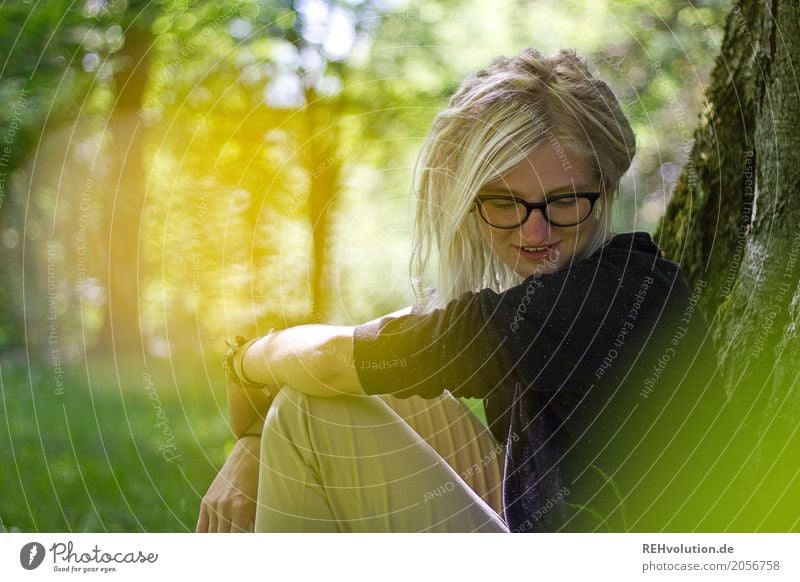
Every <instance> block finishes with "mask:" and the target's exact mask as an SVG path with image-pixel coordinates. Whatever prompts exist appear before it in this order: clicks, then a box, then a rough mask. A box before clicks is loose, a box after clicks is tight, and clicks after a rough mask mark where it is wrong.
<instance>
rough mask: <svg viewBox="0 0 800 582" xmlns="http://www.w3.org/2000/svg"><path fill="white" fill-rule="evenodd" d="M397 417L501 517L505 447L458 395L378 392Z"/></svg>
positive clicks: (446, 393)
mask: <svg viewBox="0 0 800 582" xmlns="http://www.w3.org/2000/svg"><path fill="white" fill-rule="evenodd" d="M379 398H380V399H381V400H383V401H384V402H386V404H388V405H389V406H390V407H391V408H392V410H394V411H395V412H396V413H397V414H398V415H399V416H400V418H402V419H403V420H405V421H406V423H408V424H409V426H411V428H413V429H414V431H415V432H416V433H417V434H418V435H419V436H421V437H422V438H423V439H425V442H427V443H428V444H429V445H430V446H431V447H432V448H433V450H434V451H436V452H437V453H439V456H440V457H442V458H443V459H444V460H445V461H447V464H448V465H450V466H451V467H452V468H453V470H454V471H455V472H456V473H458V474H459V476H460V477H461V478H462V479H463V480H464V482H465V483H466V484H467V485H469V487H470V489H472V490H473V491H474V492H475V493H477V494H478V495H480V497H481V499H483V500H484V501H485V502H486V503H487V504H488V505H489V507H491V508H492V509H494V510H495V512H497V514H498V515H499V516H500V517H503V495H502V490H503V461H504V460H505V450H504V449H503V447H502V446H500V444H499V443H498V442H497V440H496V439H495V438H494V436H492V433H491V432H490V431H489V429H488V428H486V426H484V424H483V423H482V422H481V421H480V420H478V417H477V416H475V414H474V413H473V412H472V411H471V410H470V409H469V407H468V406H467V405H466V404H464V403H463V402H462V401H461V400H460V399H459V398H456V397H454V396H453V395H452V394H450V393H449V392H445V393H444V394H442V395H441V396H439V397H438V398H432V399H430V400H428V399H425V398H422V397H420V396H411V397H410V398H395V397H394V396H391V395H389V394H381V395H379Z"/></svg>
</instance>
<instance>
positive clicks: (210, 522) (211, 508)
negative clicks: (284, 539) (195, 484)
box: [197, 436, 261, 533]
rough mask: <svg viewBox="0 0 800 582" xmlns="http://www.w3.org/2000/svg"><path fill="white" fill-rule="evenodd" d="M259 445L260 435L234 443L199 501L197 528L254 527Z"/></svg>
mask: <svg viewBox="0 0 800 582" xmlns="http://www.w3.org/2000/svg"><path fill="white" fill-rule="evenodd" d="M260 449H261V439H259V438H256V437H252V436H247V437H244V438H242V439H240V440H238V441H236V444H234V445H233V450H232V451H231V454H230V455H228V459H227V460H226V461H225V464H224V465H223V467H222V469H221V470H220V472H219V474H217V476H216V478H215V479H214V482H213V483H211V487H209V488H208V492H207V493H206V494H205V496H204V497H203V500H202V502H201V503H200V517H199V518H198V520H197V531H198V532H200V533H206V532H208V533H213V532H220V533H236V532H250V531H253V525H254V523H255V516H256V499H257V496H258V469H259V455H260Z"/></svg>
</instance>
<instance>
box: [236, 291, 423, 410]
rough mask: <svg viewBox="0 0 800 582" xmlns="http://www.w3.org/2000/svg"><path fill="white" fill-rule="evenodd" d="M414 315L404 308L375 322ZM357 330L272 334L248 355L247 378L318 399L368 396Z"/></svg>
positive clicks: (315, 327) (307, 328) (321, 328)
mask: <svg viewBox="0 0 800 582" xmlns="http://www.w3.org/2000/svg"><path fill="white" fill-rule="evenodd" d="M410 312H411V306H409V307H404V308H403V309H399V310H397V311H394V312H392V313H390V314H388V315H384V316H381V317H379V318H377V319H375V320H373V321H377V320H378V319H382V318H383V317H398V316H400V315H406V314H408V313H410ZM353 329H354V328H353V327H352V326H344V325H325V324H308V325H299V326H296V327H291V328H288V329H284V330H282V331H278V332H274V333H271V334H269V335H267V336H264V337H263V338H261V339H260V340H258V341H257V342H255V343H254V344H252V345H251V346H250V348H249V349H248V350H247V352H246V353H245V355H244V359H243V361H242V366H243V369H244V375H245V376H247V377H248V378H250V379H251V380H253V381H255V382H259V383H260V382H264V383H269V384H275V385H278V386H283V385H284V384H287V385H289V386H291V387H292V388H294V389H296V390H299V391H300V392H305V393H306V394H312V395H314V396H336V395H341V394H364V390H363V389H362V388H361V383H360V382H359V379H358V373H357V372H356V368H355V364H354V362H353Z"/></svg>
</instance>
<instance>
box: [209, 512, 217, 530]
mask: <svg viewBox="0 0 800 582" xmlns="http://www.w3.org/2000/svg"><path fill="white" fill-rule="evenodd" d="M207 511H208V531H209V532H210V533H214V532H216V531H217V510H216V509H215V508H213V507H209V508H208V510H207Z"/></svg>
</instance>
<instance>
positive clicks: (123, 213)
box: [98, 21, 152, 353]
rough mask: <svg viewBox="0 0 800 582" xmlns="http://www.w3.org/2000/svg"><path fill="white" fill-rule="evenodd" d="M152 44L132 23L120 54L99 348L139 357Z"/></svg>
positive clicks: (145, 27) (144, 26) (145, 29)
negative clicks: (145, 115) (145, 107)
mask: <svg viewBox="0 0 800 582" xmlns="http://www.w3.org/2000/svg"><path fill="white" fill-rule="evenodd" d="M151 42H152V34H151V33H150V30H149V23H148V22H138V21H137V22H136V23H134V24H132V25H131V26H130V28H129V29H128V30H127V31H126V33H125V47H124V49H123V50H122V51H121V52H120V53H119V54H118V58H117V62H118V63H119V65H118V66H119V69H118V70H116V71H115V74H114V82H115V85H116V89H117V101H116V103H115V104H114V107H113V109H112V111H111V113H110V120H109V128H110V132H111V135H112V140H113V149H112V152H113V154H112V155H113V156H114V162H113V166H112V168H113V169H112V172H111V181H110V183H109V184H108V186H109V189H110V195H109V197H108V200H107V202H106V204H107V210H106V220H107V231H106V237H107V238H106V240H107V245H106V251H107V263H106V269H105V275H106V277H105V279H106V281H105V283H106V285H107V301H108V303H107V307H108V310H107V313H106V319H105V322H104V326H103V329H102V331H101V334H100V342H99V346H98V347H99V348H100V349H101V350H106V351H111V350H113V351H114V353H127V352H132V351H133V352H136V351H139V350H141V349H142V346H143V343H142V342H143V338H142V333H141V325H140V309H139V304H140V297H141V293H140V276H139V270H140V269H139V267H140V252H139V251H140V247H141V244H140V243H141V237H142V236H143V235H142V233H141V232H140V226H141V222H142V211H143V207H144V189H145V185H146V173H145V166H144V161H143V141H144V126H143V124H142V123H141V118H140V117H139V110H140V108H141V106H142V101H143V97H144V92H145V86H146V82H147V75H148V67H147V56H146V54H147V50H148V49H149V47H150V44H151ZM123 67H124V68H123Z"/></svg>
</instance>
